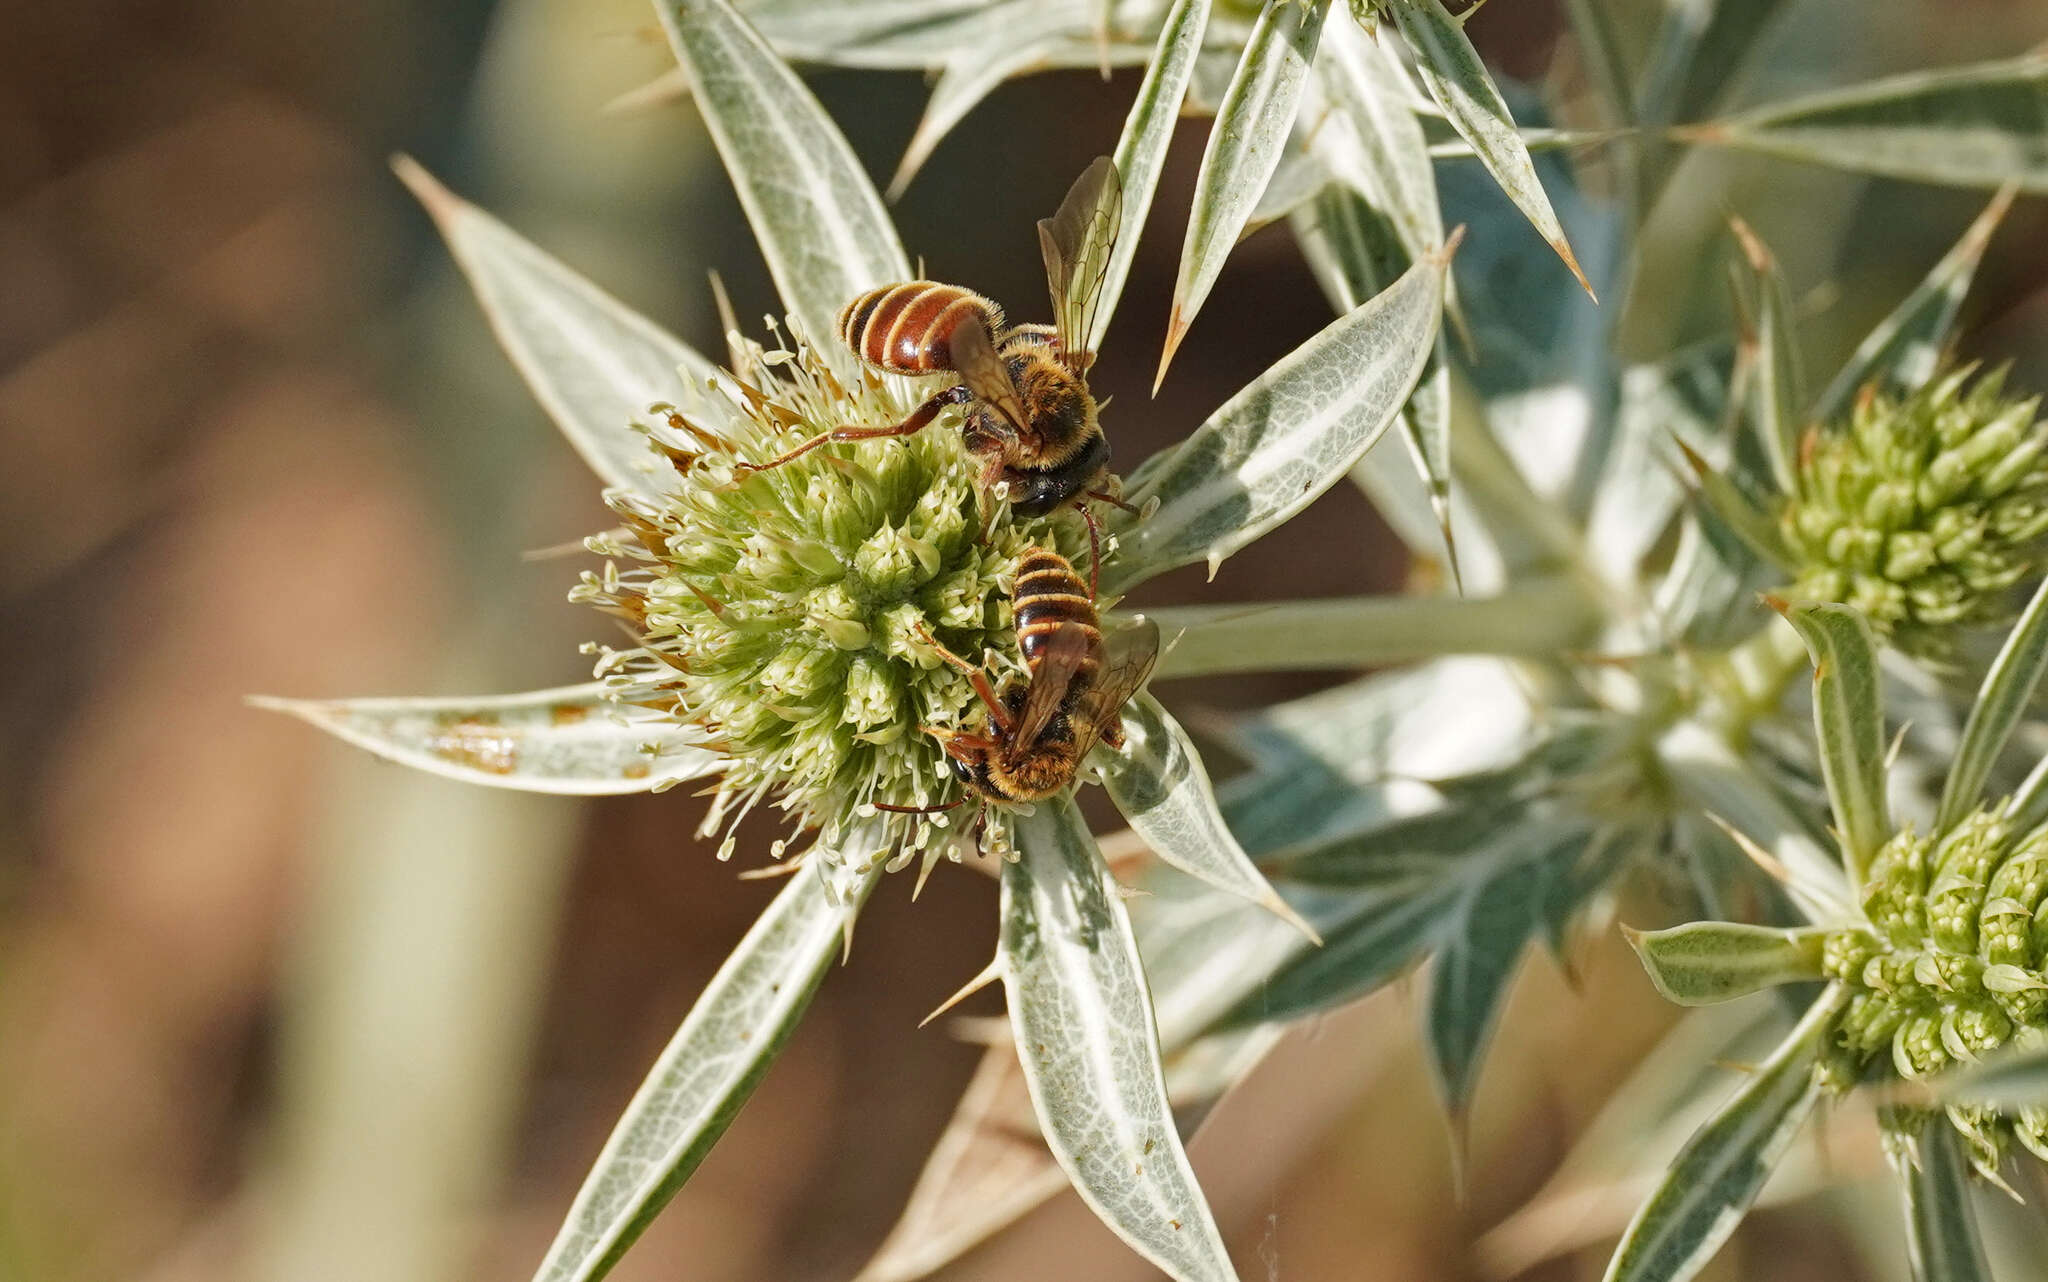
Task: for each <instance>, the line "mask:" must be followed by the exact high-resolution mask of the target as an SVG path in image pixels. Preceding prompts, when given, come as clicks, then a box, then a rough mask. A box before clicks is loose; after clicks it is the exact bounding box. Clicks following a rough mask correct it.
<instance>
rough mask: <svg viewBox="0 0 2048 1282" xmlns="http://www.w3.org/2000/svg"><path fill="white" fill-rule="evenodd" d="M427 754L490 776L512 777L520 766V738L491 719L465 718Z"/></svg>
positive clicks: (438, 737) (435, 739) (432, 744)
mask: <svg viewBox="0 0 2048 1282" xmlns="http://www.w3.org/2000/svg"><path fill="white" fill-rule="evenodd" d="M427 751H429V752H431V753H433V754H434V755H435V756H437V757H439V758H441V759H442V760H443V761H452V762H454V763H455V764H456V765H459V766H468V767H469V768H470V769H472V770H481V771H484V772H485V773H486V774H494V775H508V774H511V773H512V771H513V770H514V769H515V768H516V767H517V766H518V764H519V736H518V734H516V733H515V732H513V731H510V730H506V729H505V728H503V727H502V726H499V725H498V724H497V723H496V721H495V720H494V719H492V718H488V717H465V718H463V719H462V720H460V721H457V722H455V723H454V724H453V725H451V726H449V727H448V728H447V730H445V731H443V732H442V733H440V734H438V735H435V736H434V737H433V739H431V740H429V741H428V743H427Z"/></svg>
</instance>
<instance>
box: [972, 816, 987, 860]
mask: <svg viewBox="0 0 2048 1282" xmlns="http://www.w3.org/2000/svg"><path fill="white" fill-rule="evenodd" d="M986 836H988V807H987V806H983V807H982V808H981V809H980V811H978V812H977V813H976V814H975V816H974V857H975V858H976V859H983V860H985V859H987V858H988V848H987V847H986V846H984V845H982V844H981V839H982V838H983V837H986Z"/></svg>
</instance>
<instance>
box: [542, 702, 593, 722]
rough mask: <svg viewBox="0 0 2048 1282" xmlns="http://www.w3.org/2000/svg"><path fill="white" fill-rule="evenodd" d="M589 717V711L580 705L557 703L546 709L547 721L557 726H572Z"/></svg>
mask: <svg viewBox="0 0 2048 1282" xmlns="http://www.w3.org/2000/svg"><path fill="white" fill-rule="evenodd" d="M589 715H590V709H588V708H586V707H584V706H583V705H582V704H580V703H558V704H556V705H555V706H554V707H552V708H549V709H548V720H550V721H552V722H554V723H555V724H556V725H558V726H573V725H575V724H576V723H577V722H579V721H581V720H583V719H584V718H585V717H587V716H589Z"/></svg>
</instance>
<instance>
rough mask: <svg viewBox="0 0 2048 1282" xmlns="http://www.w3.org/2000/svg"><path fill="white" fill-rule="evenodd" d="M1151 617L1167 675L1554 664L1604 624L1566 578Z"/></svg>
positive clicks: (1204, 608)
mask: <svg viewBox="0 0 2048 1282" xmlns="http://www.w3.org/2000/svg"><path fill="white" fill-rule="evenodd" d="M1149 613H1151V615H1152V616H1153V618H1154V619H1156V620H1157V621H1158V623H1159V627H1160V631H1161V633H1162V634H1163V635H1164V636H1165V637H1166V640H1167V649H1166V652H1165V653H1164V654H1162V655H1161V656H1160V659H1159V675H1161V676H1163V677H1195V676H1205V675H1207V674H1209V673H1215V672H1247V671H1263V672H1301V671H1313V670H1323V669H1349V668H1367V667H1376V666H1381V665H1385V664H1391V663H1405V662H1408V661H1410V660H1414V659H1426V658H1434V657H1436V656H1439V655H1446V654H1502V655H1550V656H1554V655H1556V654H1557V653H1558V652H1559V651H1560V650H1570V649H1572V648H1574V647H1576V646H1583V645H1585V644H1587V643H1588V642H1590V641H1591V640H1592V638H1593V636H1594V634H1595V631H1596V629H1597V628H1598V626H1599V617H1598V615H1597V614H1596V613H1595V612H1594V610H1593V607H1592V605H1591V604H1590V603H1589V602H1588V601H1587V600H1586V598H1585V595H1584V594H1583V593H1581V592H1580V591H1579V590H1578V589H1577V587H1576V586H1575V585H1574V584H1573V582H1572V581H1571V580H1570V579H1568V578H1566V577H1564V576H1562V575H1549V576H1540V577H1536V578H1532V579H1528V580H1526V581H1524V582H1522V583H1519V584H1516V585H1514V586H1512V587H1510V588H1508V589H1507V590H1505V591H1503V592H1502V593H1501V594H1500V595H1498V596H1492V597H1484V598H1479V599H1466V598H1459V597H1401V596H1377V597H1340V598H1336V599H1332V600H1324V601H1275V602H1272V603H1270V604H1264V605H1249V606H1247V605H1221V606H1212V605H1195V606H1170V607H1167V608H1165V609H1160V610H1154V611H1150V612H1149Z"/></svg>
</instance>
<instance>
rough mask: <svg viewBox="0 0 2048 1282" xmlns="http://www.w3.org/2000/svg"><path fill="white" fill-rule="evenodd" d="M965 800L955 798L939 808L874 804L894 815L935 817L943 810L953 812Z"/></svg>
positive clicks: (963, 798) (882, 802) (886, 803)
mask: <svg viewBox="0 0 2048 1282" xmlns="http://www.w3.org/2000/svg"><path fill="white" fill-rule="evenodd" d="M965 800H967V798H965V797H955V798H953V799H952V800H951V801H948V802H946V803H944V804H943V805H937V806H892V805H890V804H889V803H888V802H886V801H877V802H873V803H872V804H873V806H874V807H875V809H877V810H886V811H888V812H889V813H890V814H892V815H935V814H938V813H939V812H940V811H942V810H951V809H953V808H954V807H955V806H957V805H959V804H960V803H961V802H963V801H965Z"/></svg>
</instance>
